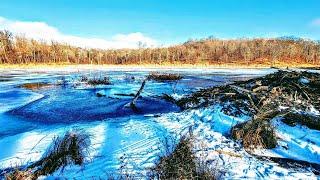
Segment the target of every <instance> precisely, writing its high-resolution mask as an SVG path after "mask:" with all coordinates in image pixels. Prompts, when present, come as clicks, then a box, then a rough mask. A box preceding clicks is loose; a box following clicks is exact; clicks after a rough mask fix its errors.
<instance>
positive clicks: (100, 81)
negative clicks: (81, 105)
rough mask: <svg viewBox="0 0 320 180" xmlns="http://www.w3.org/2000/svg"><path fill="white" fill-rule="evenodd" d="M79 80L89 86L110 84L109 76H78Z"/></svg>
mask: <svg viewBox="0 0 320 180" xmlns="http://www.w3.org/2000/svg"><path fill="white" fill-rule="evenodd" d="M80 82H84V83H87V84H88V85H91V86H97V85H110V84H111V81H110V78H109V77H106V76H105V77H99V78H97V77H94V78H89V77H87V76H81V77H80Z"/></svg>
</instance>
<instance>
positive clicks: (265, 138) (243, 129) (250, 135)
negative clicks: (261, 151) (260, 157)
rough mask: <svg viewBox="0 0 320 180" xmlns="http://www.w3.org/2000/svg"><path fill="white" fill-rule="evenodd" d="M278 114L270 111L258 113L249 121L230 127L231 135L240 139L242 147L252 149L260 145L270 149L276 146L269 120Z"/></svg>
mask: <svg viewBox="0 0 320 180" xmlns="http://www.w3.org/2000/svg"><path fill="white" fill-rule="evenodd" d="M277 114H278V111H271V112H267V113H264V114H259V115H258V116H256V117H255V118H254V119H252V120H251V121H247V122H244V123H240V124H237V125H236V126H234V127H233V128H232V129H231V135H232V137H233V138H234V139H236V140H241V141H242V144H243V146H244V148H246V149H254V148H256V147H262V148H266V149H272V148H275V147H276V146H277V138H276V135H275V131H274V127H272V125H271V124H270V120H271V119H272V118H274V117H275V116H276V115H277Z"/></svg>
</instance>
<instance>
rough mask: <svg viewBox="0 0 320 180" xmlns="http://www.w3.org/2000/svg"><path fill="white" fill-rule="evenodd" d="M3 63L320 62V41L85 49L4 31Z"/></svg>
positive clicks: (1, 42) (0, 46)
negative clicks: (36, 39)
mask: <svg viewBox="0 0 320 180" xmlns="http://www.w3.org/2000/svg"><path fill="white" fill-rule="evenodd" d="M0 63H1V64H29V63H34V64H37V63H70V64H160V65H161V64H197V63H201V64H213V65H216V64H222V65H223V64H262V65H271V66H272V65H273V64H275V63H286V64H294V63H295V64H311V65H319V64H320V43H319V42H317V41H311V40H304V39H298V38H276V39H236V40H220V39H215V38H206V39H202V40H190V41H188V42H186V43H184V44H180V45H175V46H171V47H162V48H139V49H120V50H102V49H84V48H79V47H74V46H69V45H66V44H61V43H58V42H51V43H47V42H41V41H35V40H30V39H26V38H24V37H18V36H13V35H12V33H10V32H8V31H0Z"/></svg>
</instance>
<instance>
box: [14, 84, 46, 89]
mask: <svg viewBox="0 0 320 180" xmlns="http://www.w3.org/2000/svg"><path fill="white" fill-rule="evenodd" d="M51 86H52V85H50V84H47V83H27V84H22V85H21V86H20V87H21V88H25V89H30V90H38V89H42V88H49V87H51Z"/></svg>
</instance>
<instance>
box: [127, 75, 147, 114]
mask: <svg viewBox="0 0 320 180" xmlns="http://www.w3.org/2000/svg"><path fill="white" fill-rule="evenodd" d="M147 80H148V78H147V79H145V80H143V82H142V84H141V87H140V89H139V90H138V92H137V94H136V95H135V96H134V98H133V99H132V101H131V102H130V103H128V104H126V105H125V107H131V108H132V109H136V101H137V100H138V98H139V96H140V94H141V92H142V91H143V88H144V86H145V84H146V81H147Z"/></svg>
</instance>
